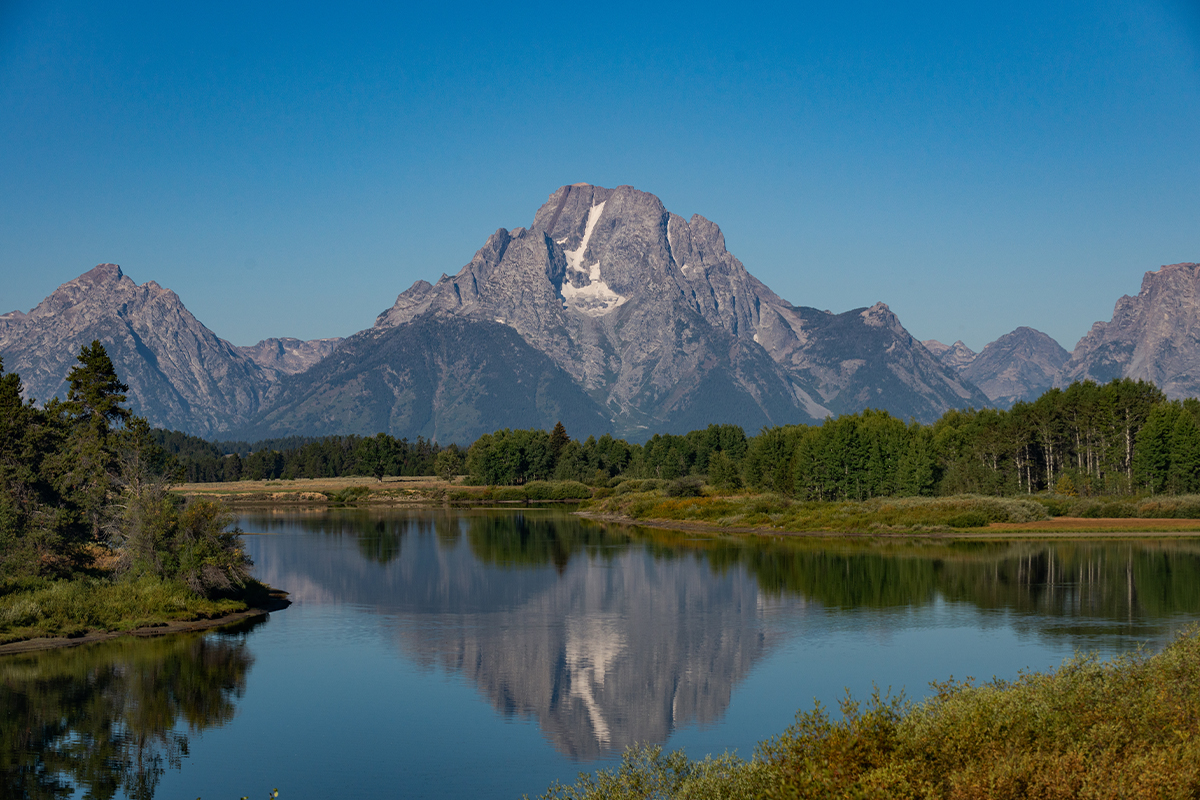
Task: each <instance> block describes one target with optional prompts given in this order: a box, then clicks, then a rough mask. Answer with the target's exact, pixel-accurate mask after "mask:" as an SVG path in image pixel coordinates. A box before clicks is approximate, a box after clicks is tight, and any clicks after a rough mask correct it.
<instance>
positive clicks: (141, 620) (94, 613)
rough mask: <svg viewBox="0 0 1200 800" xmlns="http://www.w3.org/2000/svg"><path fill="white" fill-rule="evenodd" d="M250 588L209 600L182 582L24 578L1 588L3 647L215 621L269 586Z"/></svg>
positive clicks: (0, 635) (245, 605) (242, 606)
mask: <svg viewBox="0 0 1200 800" xmlns="http://www.w3.org/2000/svg"><path fill="white" fill-rule="evenodd" d="M250 583H251V585H250V586H249V587H248V588H247V589H245V590H243V591H240V592H239V593H238V595H237V596H225V597H217V598H214V599H208V598H205V597H202V596H200V595H198V594H197V593H196V592H194V591H192V590H191V589H190V588H188V586H187V585H186V584H185V583H183V581H179V580H165V579H162V578H157V577H150V576H147V577H143V578H139V579H137V580H110V579H108V578H97V577H79V578H75V579H71V580H41V579H26V580H23V581H19V582H14V583H10V584H7V585H6V586H4V587H3V588H2V589H0V591H2V594H0V644H3V643H6V642H15V641H22V640H24V639H33V638H38V637H42V636H67V637H74V636H82V635H84V634H86V633H88V632H91V631H128V630H133V629H135V628H143V627H152V626H156V625H162V624H165V623H167V622H173V621H177V620H196V619H212V618H215V617H220V616H224V615H226V614H232V613H236V612H238V611H244V610H246V608H248V603H253V602H255V600H256V599H258V596H259V595H260V594H263V595H265V592H266V591H267V590H266V588H265V587H263V586H262V585H261V584H259V583H257V582H253V581H252V582H250Z"/></svg>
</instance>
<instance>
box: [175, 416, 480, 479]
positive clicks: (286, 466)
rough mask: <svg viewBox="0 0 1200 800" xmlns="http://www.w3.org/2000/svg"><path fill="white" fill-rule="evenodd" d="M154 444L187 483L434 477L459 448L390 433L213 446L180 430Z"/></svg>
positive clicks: (217, 444)
mask: <svg viewBox="0 0 1200 800" xmlns="http://www.w3.org/2000/svg"><path fill="white" fill-rule="evenodd" d="M154 439H155V442H156V443H157V444H158V445H159V446H160V447H162V448H163V450H164V451H166V452H167V453H168V454H169V455H170V456H171V457H172V458H173V460H174V463H175V464H176V465H177V466H178V469H179V477H180V479H181V480H184V481H187V482H189V483H212V482H221V481H239V480H242V479H246V480H255V481H261V480H280V479H282V480H294V479H296V478H336V477H342V476H346V475H369V476H374V477H376V478H382V477H383V476H385V475H433V474H435V472H434V470H435V462H436V461H437V458H438V455H439V454H441V453H443V452H445V451H447V450H449V451H451V453H453V454H457V453H458V452H459V449H458V446H457V445H453V444H452V445H450V447H448V448H443V447H439V446H438V444H437V443H436V442H432V441H429V440H427V439H424V438H422V437H417V440H416V441H415V442H410V441H408V439H396V438H394V437H392V436H389V435H388V434H386V433H380V434H377V435H375V436H326V437H322V438H313V437H300V436H295V437H288V438H286V439H267V440H263V441H260V442H255V443H253V444H251V443H249V442H209V441H206V440H205V439H201V438H200V437H198V436H190V435H188V434H186V433H181V432H180V431H166V430H161V429H157V430H155V431H154Z"/></svg>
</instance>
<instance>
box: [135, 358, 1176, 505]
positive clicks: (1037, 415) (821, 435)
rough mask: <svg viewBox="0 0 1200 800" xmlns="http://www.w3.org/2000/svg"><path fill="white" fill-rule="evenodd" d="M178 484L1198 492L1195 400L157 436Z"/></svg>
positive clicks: (1107, 395)
mask: <svg viewBox="0 0 1200 800" xmlns="http://www.w3.org/2000/svg"><path fill="white" fill-rule="evenodd" d="M153 437H154V440H155V442H156V443H157V444H159V445H160V446H161V447H162V449H163V450H164V451H165V452H166V453H167V454H168V455H169V456H170V457H171V458H172V459H173V460H174V464H175V465H176V466H177V468H178V470H179V475H180V477H181V478H182V479H185V480H188V481H196V482H203V481H233V480H240V479H254V480H263V479H291V478H322V477H338V476H345V475H373V476H375V477H378V478H381V479H382V477H384V476H387V475H414V476H415V475H435V474H437V475H441V476H443V477H447V478H449V477H453V476H455V475H461V474H464V473H465V474H466V475H467V479H468V481H469V482H471V483H475V484H483V485H497V486H513V485H521V484H524V483H528V482H529V481H535V480H537V481H551V480H559V481H566V480H570V481H580V482H583V483H587V484H590V485H593V486H606V485H608V484H610V483H612V482H614V481H616V480H621V479H626V478H638V479H645V478H658V479H665V480H676V479H679V478H683V477H686V476H703V477H704V478H706V479H707V481H708V482H709V483H710V484H711V485H713V486H717V487H719V488H723V489H736V488H740V487H747V488H749V489H752V490H755V491H766V492H774V493H777V494H782V495H785V496H788V497H795V498H799V499H803V500H847V499H849V500H865V499H869V498H872V497H885V496H930V495H950V494H961V493H977V494H990V495H1000V496H1005V495H1018V494H1036V493H1038V492H1046V491H1052V492H1053V491H1057V492H1060V493H1064V494H1083V495H1128V494H1139V493H1149V494H1163V493H1168V494H1184V493H1192V492H1200V400H1196V399H1192V398H1189V399H1187V400H1182V401H1179V400H1174V401H1168V400H1167V399H1166V397H1165V396H1164V395H1163V393H1162V392H1161V391H1160V390H1159V389H1158V388H1157V387H1155V386H1154V385H1153V384H1151V383H1147V382H1145V381H1134V380H1130V379H1121V380H1114V381H1111V382H1109V383H1107V384H1097V383H1095V382H1092V381H1084V382H1080V383H1074V384H1072V385H1071V386H1069V387H1067V388H1065V389H1058V388H1055V389H1051V390H1049V391H1047V392H1045V393H1044V394H1043V395H1042V396H1041V397H1039V398H1038V399H1037V400H1035V401H1032V402H1022V403H1016V404H1015V405H1014V406H1013V407H1012V408H1011V409H1008V410H999V409H991V408H984V409H974V408H967V409H954V410H951V411H947V412H946V413H945V414H943V415H942V417H941V418H940V419H938V420H937V421H936V422H934V423H932V424H920V423H917V422H915V421H911V420H910V421H908V422H905V421H904V420H900V419H897V418H895V417H893V416H891V415H890V414H888V413H887V412H885V411H880V410H874V409H867V410H865V411H862V412H859V413H856V414H843V415H841V416H838V417H830V418H828V419H826V420H825V421H824V422H822V423H820V424H815V425H781V426H775V427H769V428H764V429H763V430H761V431H760V432H759V433H758V434H757V435H754V436H747V435H746V434H745V432H744V431H743V430H742V429H741V428H740V427H738V426H736V425H716V424H713V425H709V426H708V427H707V428H704V429H700V430H695V431H692V432H690V433H687V434H684V435H674V434H655V435H654V436H653V437H651V438H650V439H649V441H647V442H645V443H644V444H634V443H630V442H628V441H626V440H624V439H620V438H616V437H613V436H612V435H610V434H605V435H603V436H600V437H595V436H589V437H587V438H586V439H584V440H582V441H580V440H576V439H572V438H571V437H570V436H569V434H568V432H567V431H566V430H565V429H564V428H563V426H562V423H559V424H558V425H557V426H555V428H554V429H553V430H551V431H543V430H521V429H516V430H514V429H503V430H498V431H495V432H494V433H490V434H485V435H483V436H481V437H480V438H479V439H477V440H476V441H475V442H474V443H472V444H471V445H470V447H468V448H466V449H465V450H463V449H460V448H459V447H458V446H457V445H450V446H449V447H445V448H443V447H441V446H439V445H438V444H437V443H436V442H433V441H429V440H426V439H424V438H421V437H418V438H417V440H416V441H415V442H410V441H409V440H407V439H396V438H394V437H392V436H389V435H388V434H385V433H380V434H377V435H375V436H329V437H324V438H304V437H290V438H287V439H273V440H264V441H261V442H256V443H248V442H208V441H205V440H203V439H200V438H198V437H194V436H188V435H186V434H183V433H179V432H177V431H154V432H153Z"/></svg>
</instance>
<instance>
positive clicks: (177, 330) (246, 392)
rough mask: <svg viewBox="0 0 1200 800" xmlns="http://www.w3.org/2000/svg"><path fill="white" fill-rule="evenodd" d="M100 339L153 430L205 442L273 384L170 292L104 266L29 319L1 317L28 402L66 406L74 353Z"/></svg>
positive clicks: (7, 357)
mask: <svg viewBox="0 0 1200 800" xmlns="http://www.w3.org/2000/svg"><path fill="white" fill-rule="evenodd" d="M93 339H98V340H99V341H100V342H101V343H102V344H103V345H104V347H105V349H106V350H107V351H108V354H109V357H110V358H111V359H112V361H113V365H114V366H115V367H116V370H117V374H118V375H120V377H121V379H122V380H123V381H124V382H125V383H127V384H128V385H129V392H128V397H129V406H130V407H131V408H132V409H133V411H134V412H135V413H137V414H141V415H144V416H145V417H146V418H147V419H149V420H150V422H151V424H153V425H157V426H161V427H166V428H178V429H181V430H186V431H188V432H191V433H196V434H201V435H210V434H216V433H220V432H223V431H227V430H230V429H231V428H233V427H235V426H236V425H238V424H239V423H241V422H244V421H245V420H246V419H249V417H250V416H251V415H252V414H253V413H254V412H256V411H257V410H258V407H259V404H260V402H261V400H262V397H263V393H264V392H265V391H266V389H267V386H268V383H269V378H268V376H267V375H265V374H264V373H263V370H262V369H260V368H259V367H258V365H257V364H255V363H254V362H253V361H251V360H250V359H249V358H247V357H246V356H245V355H244V354H242V353H240V352H239V351H238V349H237V348H235V347H234V346H233V345H231V344H229V342H226V341H225V340H223V339H220V338H218V337H217V336H216V335H215V334H213V332H212V331H210V330H209V329H208V328H206V327H204V325H202V324H201V323H200V321H199V320H197V319H196V318H195V317H194V316H192V314H191V313H190V312H189V311H188V310H187V309H186V308H185V307H184V305H183V303H182V302H180V300H179V297H178V296H177V295H176V294H175V293H174V292H172V291H171V290H170V289H164V288H163V287H161V286H159V285H158V284H157V283H155V282H154V281H148V282H147V283H144V284H142V285H141V286H139V285H137V284H136V283H134V282H133V281H132V280H130V279H129V278H128V277H126V276H125V275H124V274H122V272H121V268H120V267H118V266H117V265H116V264H101V265H99V266H97V267H96V268H95V269H92V270H90V271H89V272H86V273H84V274H83V275H81V276H79V277H78V278H76V279H75V280H73V281H68V282H67V283H64V284H63V285H62V286H60V287H58V289H56V290H55V291H54V292H53V293H52V294H51V295H50V296H49V297H47V298H46V299H45V300H43V301H42V302H41V303H40V304H38V306H37V307H36V308H34V309H33V310H32V311H30V312H29V313H28V314H22V313H19V312H13V313H9V314H5V315H4V316H3V317H0V356H2V357H3V358H4V368H5V370H7V371H10V372H17V373H19V374H20V375H21V380H22V382H23V384H24V387H25V392H26V396H28V397H34V398H36V399H37V400H39V401H45V400H48V399H50V398H51V397H54V396H56V395H57V396H58V397H60V398H62V399H66V393H67V386H66V375H67V373H68V372H69V371H70V370H71V368H72V367H73V366H74V365H75V356H76V355H78V353H79V349H80V347H82V346H83V345H85V344H89V343H90V342H91V341H92V340H93Z"/></svg>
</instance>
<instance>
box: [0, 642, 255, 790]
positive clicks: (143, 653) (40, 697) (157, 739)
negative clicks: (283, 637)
mask: <svg viewBox="0 0 1200 800" xmlns="http://www.w3.org/2000/svg"><path fill="white" fill-rule="evenodd" d="M252 663H253V659H252V657H251V656H250V653H249V651H248V650H247V647H246V643H245V641H244V638H242V637H234V636H222V635H211V634H210V635H208V636H203V635H200V634H177V635H174V636H166V637H162V638H153V639H134V638H129V637H126V638H122V639H117V640H113V641H109V642H103V643H100V644H95V645H88V646H82V647H74V648H67V649H63V650H53V651H47V652H41V653H31V654H27V655H11V656H5V657H3V658H0V719H3V720H4V725H3V727H2V728H0V738H2V739H3V744H2V745H0V758H2V759H3V761H2V762H0V794H2V795H3V796H4V797H29V798H57V797H70V796H71V795H72V794H73V786H77V787H79V788H80V789H82V790H83V792H84V796H85V797H88V798H97V799H98V800H99V799H101V798H111V797H114V796H115V795H116V794H117V793H118V792H121V793H123V794H124V795H125V796H127V797H132V798H151V797H153V796H154V793H155V790H156V788H157V786H158V783H159V780H160V779H161V777H162V775H163V772H164V770H165V769H166V768H168V767H170V768H176V769H177V768H179V766H180V763H181V761H182V759H184V758H185V757H186V756H187V755H188V746H189V742H188V733H196V732H199V731H202V730H204V729H206V728H210V727H212V726H215V725H223V724H225V723H227V722H228V721H230V720H231V719H232V718H233V715H234V710H235V704H234V700H235V698H238V697H240V696H241V694H242V692H243V690H244V688H245V685H246V675H247V673H248V672H249V670H250V666H251V664H252ZM181 729H183V730H181Z"/></svg>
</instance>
